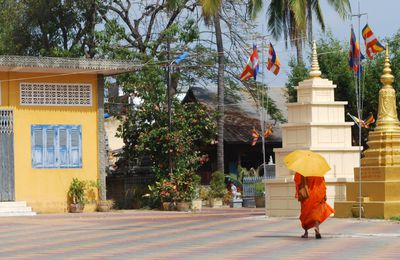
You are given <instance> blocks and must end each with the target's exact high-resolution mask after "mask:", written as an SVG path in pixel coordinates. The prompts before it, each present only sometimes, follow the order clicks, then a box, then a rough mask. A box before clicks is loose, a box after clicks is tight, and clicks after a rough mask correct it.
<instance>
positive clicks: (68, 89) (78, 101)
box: [20, 83, 92, 106]
mask: <svg viewBox="0 0 400 260" xmlns="http://www.w3.org/2000/svg"><path fill="white" fill-rule="evenodd" d="M20 104H21V105H28V106H91V105H92V85H90V84H63V83H21V84H20Z"/></svg>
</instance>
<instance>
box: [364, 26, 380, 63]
mask: <svg viewBox="0 0 400 260" xmlns="http://www.w3.org/2000/svg"><path fill="white" fill-rule="evenodd" d="M362 36H363V38H364V40H365V49H366V52H367V55H368V57H369V58H370V59H371V60H372V58H373V54H374V53H379V52H381V51H383V50H385V47H383V45H382V44H381V43H380V42H379V41H378V39H377V38H376V37H375V35H374V33H373V32H372V30H371V28H370V27H369V25H368V24H366V25H365V26H364V29H363V30H362Z"/></svg>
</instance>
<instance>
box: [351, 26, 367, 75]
mask: <svg viewBox="0 0 400 260" xmlns="http://www.w3.org/2000/svg"><path fill="white" fill-rule="evenodd" d="M363 59H364V56H363V55H362V53H361V51H360V45H358V41H357V39H356V36H355V34H354V30H353V27H352V28H351V34H350V50H349V66H350V68H351V69H352V70H353V71H354V73H355V74H356V76H357V78H358V77H360V75H361V72H362V67H361V60H363Z"/></svg>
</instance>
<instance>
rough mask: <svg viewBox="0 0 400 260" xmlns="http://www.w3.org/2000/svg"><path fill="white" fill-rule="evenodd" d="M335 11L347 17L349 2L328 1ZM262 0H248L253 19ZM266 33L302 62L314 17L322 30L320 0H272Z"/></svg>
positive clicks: (260, 7) (322, 21)
mask: <svg viewBox="0 0 400 260" xmlns="http://www.w3.org/2000/svg"><path fill="white" fill-rule="evenodd" d="M327 2H328V3H329V4H330V5H331V6H332V7H333V8H334V9H335V10H336V12H337V13H338V14H339V15H340V16H341V17H342V18H346V17H347V15H348V14H350V13H351V6H350V2H349V0H329V1H327ZM262 7H263V0H251V1H249V9H250V12H251V13H252V17H253V18H254V17H255V16H256V15H257V13H259V12H260V11H261V10H262ZM266 16H267V18H268V30H269V31H270V33H271V34H272V37H273V38H274V39H276V40H278V39H279V38H281V37H282V36H283V38H284V39H285V41H286V44H287V42H288V41H290V43H291V44H292V46H295V47H296V51H297V62H298V63H300V62H301V63H302V62H303V44H304V42H306V39H308V40H310V41H311V40H312V37H313V33H312V32H313V28H312V26H313V24H312V23H313V18H314V16H315V17H316V18H317V22H318V24H319V26H320V27H321V29H322V31H325V21H324V16H323V12H322V9H321V5H320V1H319V0H271V1H270V3H269V6H268V9H267V14H266Z"/></svg>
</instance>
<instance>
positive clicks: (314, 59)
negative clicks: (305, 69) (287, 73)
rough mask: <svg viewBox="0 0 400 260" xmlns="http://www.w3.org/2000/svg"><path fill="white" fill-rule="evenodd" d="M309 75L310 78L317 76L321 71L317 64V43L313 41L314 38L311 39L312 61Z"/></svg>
mask: <svg viewBox="0 0 400 260" xmlns="http://www.w3.org/2000/svg"><path fill="white" fill-rule="evenodd" d="M309 75H310V77H311V78H319V77H320V76H321V71H320V70H319V64H318V55H317V44H316V43H315V40H314V41H313V47H312V63H311V71H310V74H309Z"/></svg>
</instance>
